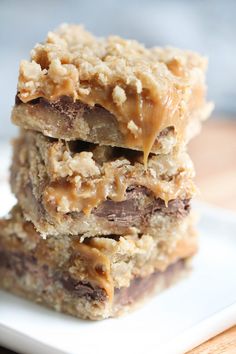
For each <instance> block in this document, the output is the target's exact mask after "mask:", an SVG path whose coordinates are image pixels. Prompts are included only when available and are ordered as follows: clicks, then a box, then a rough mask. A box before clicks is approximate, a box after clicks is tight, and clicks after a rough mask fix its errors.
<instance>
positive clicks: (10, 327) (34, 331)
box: [0, 170, 236, 354]
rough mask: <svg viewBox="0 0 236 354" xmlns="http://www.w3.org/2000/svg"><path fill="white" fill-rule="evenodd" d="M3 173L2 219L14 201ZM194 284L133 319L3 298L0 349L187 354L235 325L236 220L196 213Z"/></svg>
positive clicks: (205, 210)
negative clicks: (69, 312)
mask: <svg viewBox="0 0 236 354" xmlns="http://www.w3.org/2000/svg"><path fill="white" fill-rule="evenodd" d="M2 172H3V170H1V173H0V180H2V182H1V183H0V195H1V196H2V197H1V200H2V201H3V203H2V201H1V203H0V214H3V213H4V212H6V210H8V208H9V207H10V205H11V204H12V203H13V201H14V198H12V196H11V195H10V193H9V189H8V187H7V184H6V179H5V178H2V177H1V175H2V176H3V174H2ZM196 208H197V209H198V210H199V211H200V213H201V214H202V217H201V221H200V224H199V230H200V233H201V237H200V250H199V253H198V255H197V256H196V257H195V259H194V262H193V272H192V274H191V276H190V277H188V278H186V279H184V280H182V281H181V282H179V283H177V284H176V285H175V286H174V287H172V288H170V289H168V290H166V291H164V292H163V293H161V294H160V295H157V296H156V297H154V298H152V299H151V300H150V301H149V302H147V303H146V304H145V306H144V307H142V308H140V309H139V310H136V311H135V312H133V313H131V314H129V315H128V316H125V317H121V318H118V319H110V320H105V321H101V322H89V321H82V320H78V319H75V318H73V317H70V316H66V315H62V314H59V313H56V312H54V311H51V310H48V309H46V308H43V307H40V306H38V305H35V304H33V303H31V302H28V301H25V300H23V299H20V298H17V297H15V296H13V295H10V294H8V293H5V292H0V343H1V344H2V345H4V346H7V347H9V348H11V349H15V350H16V351H17V352H22V353H30V354H32V352H33V353H34V354H37V353H40V354H42V353H44V354H48V353H71V354H74V353H81V354H92V353H102V354H108V353H109V354H110V353H112V354H121V353H135V354H143V353H148V354H154V353H161V354H163V353H170V354H175V353H184V352H185V351H187V350H190V349H192V348H193V347H195V346H197V345H198V344H200V343H202V342H203V341H205V340H207V339H208V338H210V337H212V336H214V335H216V334H217V333H219V332H222V331H223V330H225V329H227V328H228V327H230V326H232V325H234V324H236V281H235V273H236V257H235V251H236V214H234V213H230V212H226V211H224V210H220V209H215V208H210V207H208V206H206V205H199V204H198V205H197V206H196Z"/></svg>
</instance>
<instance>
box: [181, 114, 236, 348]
mask: <svg viewBox="0 0 236 354" xmlns="http://www.w3.org/2000/svg"><path fill="white" fill-rule="evenodd" d="M189 150H190V154H191V157H192V159H193V161H194V163H195V168H196V171H197V175H196V182H197V185H198V186H199V189H200V191H201V192H200V195H199V196H198V198H199V199H201V200H203V201H206V202H209V203H212V204H215V205H217V206H219V207H224V208H227V209H231V210H233V211H235V212H236V120H234V121H233V120H232V121H227V120H216V119H212V120H210V121H209V122H207V123H206V124H205V125H204V128H203V130H202V132H201V134H200V135H199V136H198V137H196V138H195V139H194V140H193V141H192V142H191V143H190V147H189ZM235 320H236V319H235ZM200 353H201V354H236V326H234V327H232V328H230V329H229V330H227V331H225V332H223V333H221V334H219V335H218V336H216V337H214V338H212V339H210V340H209V341H207V342H205V343H203V344H202V345H200V346H198V347H197V348H195V349H193V350H191V351H190V352H188V354H200Z"/></svg>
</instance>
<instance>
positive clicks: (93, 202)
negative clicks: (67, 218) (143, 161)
mask: <svg viewBox="0 0 236 354" xmlns="http://www.w3.org/2000/svg"><path fill="white" fill-rule="evenodd" d="M132 185H140V186H144V187H146V188H147V189H148V190H150V191H152V192H153V193H154V195H155V196H156V197H158V198H161V199H163V200H164V201H165V203H166V205H167V204H168V202H169V200H171V199H175V198H177V196H178V194H179V192H180V191H181V190H183V188H184V189H185V192H186V193H187V194H188V193H190V194H192V193H193V192H195V186H194V183H193V182H191V180H189V177H188V176H186V177H184V176H183V175H181V176H178V175H177V176H176V177H174V178H173V181H172V183H170V182H166V181H161V180H158V179H156V178H154V177H153V176H151V175H150V173H149V171H148V170H147V171H146V172H145V173H144V174H143V175H140V176H135V175H134V176H132V173H130V174H129V175H128V174H127V175H126V176H124V174H123V173H122V172H121V171H119V170H118V169H117V170H114V169H112V168H107V169H106V170H105V176H103V177H102V178H100V179H95V180H91V181H89V180H88V181H85V182H84V183H82V184H81V185H80V186H79V188H78V187H77V186H76V184H75V183H74V182H73V180H63V181H57V182H52V183H51V184H50V185H49V186H48V187H46V189H45V191H44V196H43V200H44V203H45V205H46V207H47V208H50V209H51V208H52V207H53V208H54V209H55V211H56V212H62V213H67V212H73V211H75V212H80V211H83V212H84V214H85V215H89V214H90V213H91V211H92V209H93V208H96V207H97V206H98V205H99V204H100V203H102V202H103V201H105V200H107V199H111V200H113V201H115V202H120V201H122V200H124V199H125V193H126V190H127V188H128V187H129V186H132Z"/></svg>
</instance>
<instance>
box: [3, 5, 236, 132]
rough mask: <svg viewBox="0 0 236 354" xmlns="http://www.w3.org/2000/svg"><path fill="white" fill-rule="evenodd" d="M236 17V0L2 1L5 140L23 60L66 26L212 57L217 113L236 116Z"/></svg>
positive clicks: (211, 87)
mask: <svg viewBox="0 0 236 354" xmlns="http://www.w3.org/2000/svg"><path fill="white" fill-rule="evenodd" d="M235 13H236V1H234V0H225V1H222V0H199V1H191V0H178V1H177V0H166V1H158V0H136V1H134V0H130V1H128V0H99V1H85V0H84V1H82V0H79V1H75V0H67V1H63V0H41V1H29V0H21V1H17V0H15V1H14V0H10V1H9V0H0V108H1V110H0V117H1V118H0V119H1V120H0V122H1V123H0V138H1V137H6V136H9V137H10V136H12V135H13V134H14V133H15V131H16V130H15V129H14V127H13V126H12V125H11V124H10V120H9V115H10V111H11V107H12V105H13V102H14V96H15V93H16V82H17V75H18V66H19V61H20V60H21V59H23V58H24V59H26V58H28V57H29V52H30V50H31V48H33V46H34V45H35V43H36V42H39V41H43V39H44V38H45V36H46V34H47V32H48V31H49V30H52V29H54V28H55V27H57V26H58V25H59V24H60V23H62V22H73V23H82V24H84V25H85V27H86V28H87V29H88V30H90V31H92V32H94V33H95V34H97V35H98V36H105V35H108V34H118V35H120V36H124V37H127V38H135V39H137V40H139V41H141V42H143V43H145V45H147V46H153V45H172V46H177V47H180V48H186V49H192V50H196V51H199V52H200V53H202V54H204V55H206V56H208V57H209V71H208V84H209V98H210V99H211V100H214V101H215V102H216V109H215V113H214V115H215V116H219V115H221V116H224V117H225V116H234V115H235V116H236V114H235V113H236V90H235V85H236V69H235V59H234V58H235V57H236V41H235V34H236V21H235Z"/></svg>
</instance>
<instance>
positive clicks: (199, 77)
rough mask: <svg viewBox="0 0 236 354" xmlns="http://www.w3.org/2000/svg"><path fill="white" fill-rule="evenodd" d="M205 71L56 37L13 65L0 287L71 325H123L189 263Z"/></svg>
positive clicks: (120, 43)
mask: <svg viewBox="0 0 236 354" xmlns="http://www.w3.org/2000/svg"><path fill="white" fill-rule="evenodd" d="M206 64H207V63H206V59H205V58H202V57H201V56H199V55H198V54H196V53H192V52H189V51H183V50H179V49H174V48H157V47H156V48H151V49H147V48H145V47H144V46H143V45H141V44H139V43H138V42H136V41H131V40H124V39H122V38H119V37H116V36H111V37H108V38H96V37H94V36H93V35H92V34H90V33H88V32H86V31H85V30H84V29H83V28H82V27H80V26H77V25H62V26H61V27H59V29H57V30H56V31H55V32H49V33H48V36H47V39H46V40H45V42H44V43H41V44H37V45H36V46H35V48H34V49H33V50H32V52H31V59H30V61H22V62H21V64H20V71H19V81H18V90H17V95H16V102H15V106H14V108H13V112H12V121H13V122H14V123H15V124H16V125H18V126H19V127H20V128H21V131H20V134H19V137H18V138H17V139H16V140H15V141H14V155H13V162H12V167H11V188H12V191H13V192H14V194H15V196H16V198H17V200H18V204H17V205H16V206H15V207H14V208H13V209H12V211H11V212H10V214H9V215H8V216H7V217H6V218H4V219H2V220H1V221H0V286H1V287H2V288H4V289H6V290H9V291H10V292H13V293H15V294H18V295H21V296H23V297H25V298H28V299H31V300H33V301H36V302H38V303H42V304H44V305H47V306H50V307H52V308H54V309H55V310H57V311H62V312H65V313H68V314H71V315H74V316H78V317H81V318H89V319H104V318H107V317H110V316H117V315H118V314H120V313H122V312H124V311H126V310H127V309H129V307H130V306H131V305H133V304H135V303H137V301H138V300H139V301H140V300H141V299H143V298H144V296H145V295H147V294H148V293H150V291H153V289H154V288H155V289H156V290H158V291H160V290H162V289H164V288H166V287H167V286H169V285H170V284H172V283H173V282H175V281H176V280H177V279H178V278H179V277H182V276H183V274H185V273H186V271H187V268H188V266H187V264H188V263H189V262H187V260H188V259H189V258H191V257H192V256H193V255H194V253H195V252H196V250H197V239H196V232H195V229H194V218H193V216H192V214H191V212H190V203H191V198H192V197H193V195H194V194H195V191H196V188H195V186H194V182H193V177H194V169H193V165H192V162H191V160H190V158H189V156H188V154H187V152H186V144H187V142H188V141H189V139H190V138H191V137H192V136H193V135H195V134H196V133H197V132H198V131H199V129H200V126H201V121H203V120H205V119H206V118H207V117H208V116H209V114H210V112H211V110H212V104H211V103H207V102H206V98H205V96H206V86H205V70H206Z"/></svg>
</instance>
